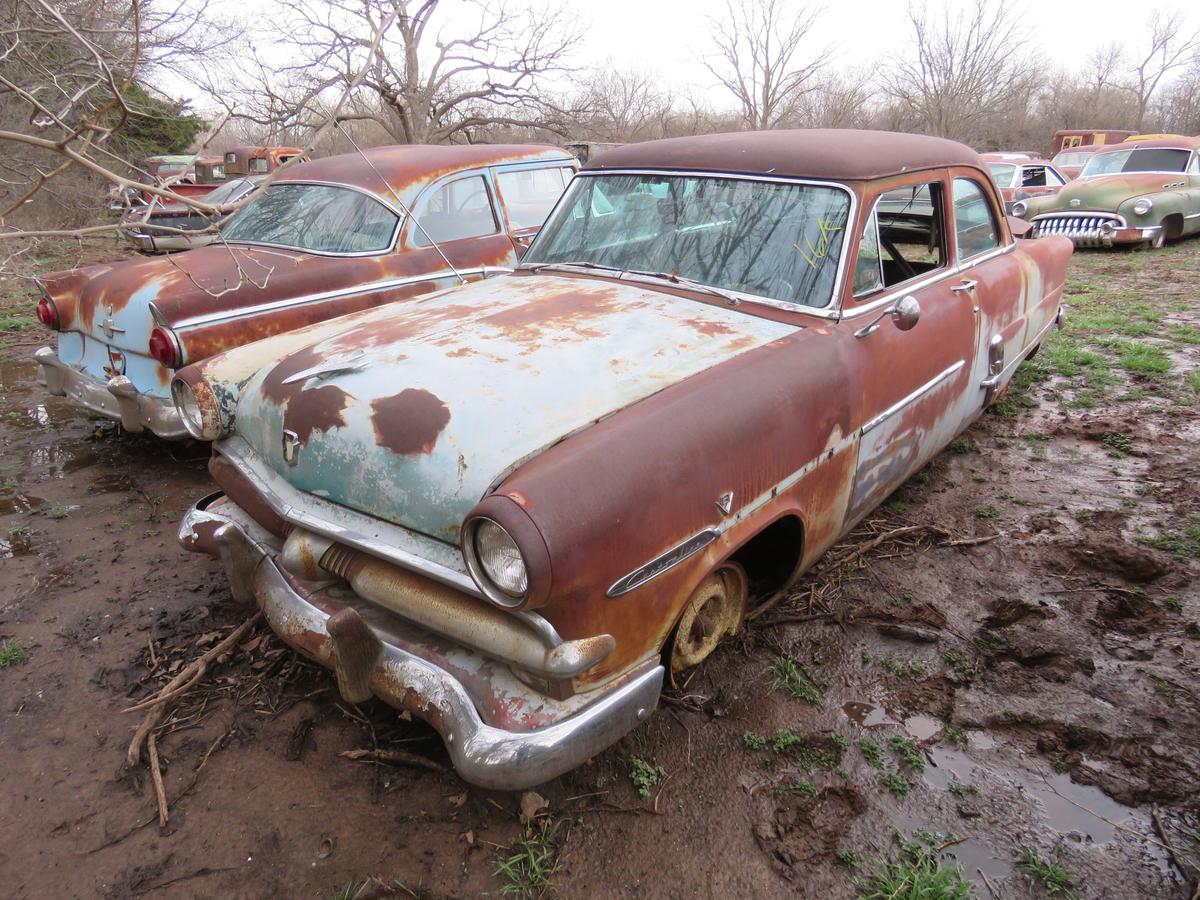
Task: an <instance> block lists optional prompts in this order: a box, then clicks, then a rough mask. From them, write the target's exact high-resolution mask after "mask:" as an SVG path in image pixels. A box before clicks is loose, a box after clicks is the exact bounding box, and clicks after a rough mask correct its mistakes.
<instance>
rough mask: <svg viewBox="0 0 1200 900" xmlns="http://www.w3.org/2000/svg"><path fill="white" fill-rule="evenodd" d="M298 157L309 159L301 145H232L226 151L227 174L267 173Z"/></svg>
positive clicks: (229, 175)
mask: <svg viewBox="0 0 1200 900" xmlns="http://www.w3.org/2000/svg"><path fill="white" fill-rule="evenodd" d="M297 157H299V158H302V159H307V156H305V154H304V151H303V150H302V149H301V148H300V147H231V148H230V149H229V150H226V151H225V174H226V176H227V177H231V176H233V175H267V174H269V173H270V172H274V171H275V170H276V169H278V168H279V167H280V166H282V165H283V164H285V163H288V162H291V161H292V160H293V159H296V158H297Z"/></svg>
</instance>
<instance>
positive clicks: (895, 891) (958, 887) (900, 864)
mask: <svg viewBox="0 0 1200 900" xmlns="http://www.w3.org/2000/svg"><path fill="white" fill-rule="evenodd" d="M945 840H946V839H945V838H944V837H943V836H941V835H932V834H922V835H921V836H920V837H919V838H918V839H917V840H915V841H910V842H905V843H903V844H902V845H901V848H900V853H899V854H898V855H897V857H896V858H895V859H891V860H888V861H886V862H885V863H884V865H883V868H881V869H880V870H879V871H877V872H875V873H874V874H872V875H871V876H870V877H869V878H867V879H865V880H864V881H862V882H860V883H859V885H858V888H859V895H858V898H859V900H970V898H972V897H974V896H975V892H974V890H973V888H972V886H971V882H970V881H969V880H968V879H967V877H966V876H965V875H964V874H963V870H962V866H960V865H959V864H958V863H942V862H941V861H939V859H938V856H939V854H940V849H939V848H940V846H941V844H943V843H944V842H945Z"/></svg>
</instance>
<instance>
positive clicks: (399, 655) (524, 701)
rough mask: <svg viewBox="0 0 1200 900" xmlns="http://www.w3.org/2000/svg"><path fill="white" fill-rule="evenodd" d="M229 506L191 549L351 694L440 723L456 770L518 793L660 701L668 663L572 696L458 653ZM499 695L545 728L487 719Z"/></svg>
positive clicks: (196, 533)
mask: <svg viewBox="0 0 1200 900" xmlns="http://www.w3.org/2000/svg"><path fill="white" fill-rule="evenodd" d="M219 500H221V495H213V496H210V497H206V498H204V499H203V500H201V501H200V502H199V503H197V504H196V505H195V506H194V507H192V509H191V510H189V511H188V513H187V514H186V515H185V516H184V518H183V521H182V523H181V524H180V527H179V542H180V544H182V545H183V546H184V547H185V548H187V549H189V550H194V551H197V552H207V553H210V554H212V553H214V551H215V554H216V555H217V556H218V558H219V559H220V561H221V563H222V565H223V566H224V568H225V573H226V576H227V577H228V579H229V583H230V588H231V591H232V593H233V595H234V597H235V598H236V599H238V600H241V601H247V602H249V601H253V602H254V603H255V604H257V606H258V607H259V608H260V609H261V610H262V613H263V617H264V618H265V619H266V621H267V623H268V624H269V625H270V627H271V630H272V631H274V632H275V633H276V634H277V635H278V636H279V637H280V638H281V639H282V640H283V641H284V642H286V643H287V644H288V645H290V646H291V647H293V648H295V649H296V650H298V651H300V652H301V653H303V654H304V655H305V656H307V657H309V658H310V659H313V660H315V661H316V662H319V663H320V664H321V665H323V666H325V667H326V668H329V669H332V670H333V671H334V673H335V674H336V676H337V682H338V687H339V689H340V690H341V692H342V694H343V696H346V697H347V699H349V700H351V701H352V702H359V701H361V700H362V699H365V697H366V696H368V695H370V694H373V695H375V696H376V697H379V698H380V699H381V700H383V701H384V702H385V703H387V704H389V705H391V706H394V707H396V708H398V709H404V710H408V711H409V712H411V713H412V714H413V715H415V716H417V717H418V718H421V719H423V720H425V721H426V722H428V723H429V724H430V725H432V726H433V727H434V728H435V729H436V730H437V731H438V732H439V733H440V734H441V736H442V739H443V741H444V742H445V744H446V748H447V750H448V752H449V754H450V757H451V759H452V760H453V762H454V768H455V769H456V770H457V771H458V773H459V775H460V776H462V778H463V779H464V780H466V781H469V782H471V783H472V784H476V785H479V786H481V787H485V788H491V789H495V790H511V791H516V790H523V789H525V788H528V787H533V786H535V785H538V784H542V783H544V782H546V781H548V780H550V779H552V778H555V777H557V776H559V775H561V774H563V773H564V772H567V771H570V770H571V769H573V768H575V767H577V766H579V765H581V764H582V763H583V762H585V761H586V760H588V759H589V758H591V757H592V756H594V755H595V754H597V753H599V752H600V751H601V750H604V749H605V748H606V747H609V746H610V745H612V744H613V743H615V742H616V741H618V740H619V739H620V738H621V737H623V736H624V735H625V734H627V733H628V732H629V731H631V730H632V729H633V728H635V727H636V726H637V725H638V724H639V723H640V722H642V721H643V720H645V719H646V718H647V717H648V716H649V715H650V713H651V712H653V711H654V708H655V706H656V705H657V704H658V697H659V694H660V692H661V690H662V679H663V667H662V666H661V665H658V664H657V662H656V661H654V662H648V663H645V664H643V665H642V666H641V667H640V668H638V669H635V670H634V671H632V672H630V673H627V674H625V675H623V676H621V677H620V678H618V679H616V680H614V681H613V682H610V683H609V684H607V685H605V686H604V687H602V688H599V689H597V690H595V691H592V692H589V693H587V694H581V695H575V696H573V697H571V698H568V699H567V700H565V701H560V700H554V699H552V698H550V697H547V696H544V695H542V694H540V693H538V692H537V691H535V690H534V689H533V688H530V687H528V686H527V685H524V684H522V683H521V682H520V681H519V680H517V679H516V677H515V676H514V675H513V674H512V672H511V671H510V670H509V669H508V668H507V667H506V666H504V665H502V664H498V663H497V662H495V661H493V660H486V659H483V658H482V657H480V656H479V655H478V654H475V653H473V652H471V651H467V650H465V649H463V648H455V647H450V648H447V646H446V645H445V642H444V641H440V640H439V639H438V638H436V637H434V636H431V635H428V634H427V633H423V632H421V631H420V629H417V628H415V627H413V626H412V625H411V624H409V623H406V622H404V621H403V620H401V619H400V618H399V617H397V616H394V615H391V614H389V613H387V612H386V611H384V610H382V609H380V608H378V607H375V606H373V605H372V604H369V603H366V602H365V601H363V600H361V598H358V597H356V596H355V595H354V594H353V593H352V592H350V591H348V590H345V589H344V588H343V589H340V590H339V588H338V586H337V585H336V584H334V585H331V584H330V583H329V582H324V583H313V582H306V581H301V580H299V579H297V578H295V577H294V576H292V575H290V574H289V573H288V572H286V571H285V570H284V569H282V568H281V567H280V565H279V564H278V562H277V559H276V552H277V548H276V547H275V546H273V544H275V543H277V540H276V539H274V538H273V537H272V536H270V535H268V534H267V533H266V532H265V531H263V530H262V529H261V528H258V527H257V526H256V525H254V524H252V523H251V522H248V521H244V520H240V517H237V518H235V517H234V516H233V515H230V514H227V513H228V512H230V510H228V509H227V508H224V507H223V506H222V504H217V503H216V501H219ZM226 502H227V501H226ZM214 504H216V505H214ZM229 505H230V506H232V504H229ZM233 509H236V507H233ZM238 512H240V510H238ZM493 697H495V698H501V699H502V701H503V702H502V703H501V704H499V707H503V710H502V712H503V714H505V715H518V714H517V713H514V712H513V711H514V710H518V711H520V712H519V716H520V717H523V718H521V721H523V722H526V723H531V724H533V726H534V727H530V728H529V729H528V730H518V729H515V728H502V727H497V726H495V725H492V724H488V723H487V722H485V721H484V718H483V716H481V715H480V712H479V709H480V708H481V707H482V708H484V709H486V710H490V713H489V715H490V716H495V715H496V712H497V708H498V706H497V704H495V703H490V702H487V701H488V700H489V698H493Z"/></svg>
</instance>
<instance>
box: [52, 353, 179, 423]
mask: <svg viewBox="0 0 1200 900" xmlns="http://www.w3.org/2000/svg"><path fill="white" fill-rule="evenodd" d="M33 358H34V359H35V360H37V363H38V369H39V380H40V381H41V382H42V384H44V385H45V386H46V390H47V391H49V392H50V393H51V394H55V395H56V396H59V397H68V398H70V399H71V400H72V401H73V402H74V403H77V404H78V405H80V406H82V407H84V408H85V409H88V410H91V411H92V412H94V413H98V414H99V415H102V416H106V417H108V418H110V419H115V420H117V421H118V422H120V423H121V427H122V428H124V429H125V430H126V431H135V432H136V431H149V432H152V433H153V434H156V435H158V436H159V437H160V438H166V439H167V440H179V439H181V438H185V437H187V436H188V432H187V429H186V428H184V426H183V420H182V419H181V418H180V417H179V413H178V411H177V410H176V409H175V404H174V403H172V402H171V401H170V400H167V399H164V398H162V397H154V396H151V395H149V394H142V393H139V392H138V389H137V388H136V387H134V385H133V382H132V381H130V380H129V379H128V378H126V377H125V376H124V375H118V376H116V377H115V378H110V379H109V380H108V381H107V382H102V381H98V380H96V379H95V378H92V377H91V376H90V375H87V374H85V373H84V372H81V371H79V370H78V369H76V368H75V367H74V366H69V365H67V364H66V363H64V362H63V361H62V360H61V359H59V358H58V354H57V353H55V352H54V348H53V347H42V348H41V349H40V350H38V351H36V352H35V353H34V354H33Z"/></svg>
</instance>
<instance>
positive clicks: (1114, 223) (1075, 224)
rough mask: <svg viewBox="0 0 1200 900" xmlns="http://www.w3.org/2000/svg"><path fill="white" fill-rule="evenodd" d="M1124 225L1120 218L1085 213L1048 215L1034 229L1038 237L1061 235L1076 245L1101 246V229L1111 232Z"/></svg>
mask: <svg viewBox="0 0 1200 900" xmlns="http://www.w3.org/2000/svg"><path fill="white" fill-rule="evenodd" d="M1123 225H1124V223H1123V222H1122V221H1121V217H1120V216H1114V215H1109V214H1106V213H1085V214H1083V215H1048V216H1043V217H1042V218H1039V219H1038V220H1037V221H1036V222H1035V223H1034V227H1035V228H1036V229H1037V236H1038V237H1045V236H1047V235H1051V234H1061V235H1064V236H1066V237H1069V238H1070V239H1071V240H1073V241H1074V242H1075V243H1076V244H1081V245H1085V246H1086V245H1090V244H1101V243H1103V238H1104V237H1105V235H1104V231H1102V228H1103V229H1106V230H1107V231H1112V230H1113V229H1115V228H1121V227H1122V226H1123Z"/></svg>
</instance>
